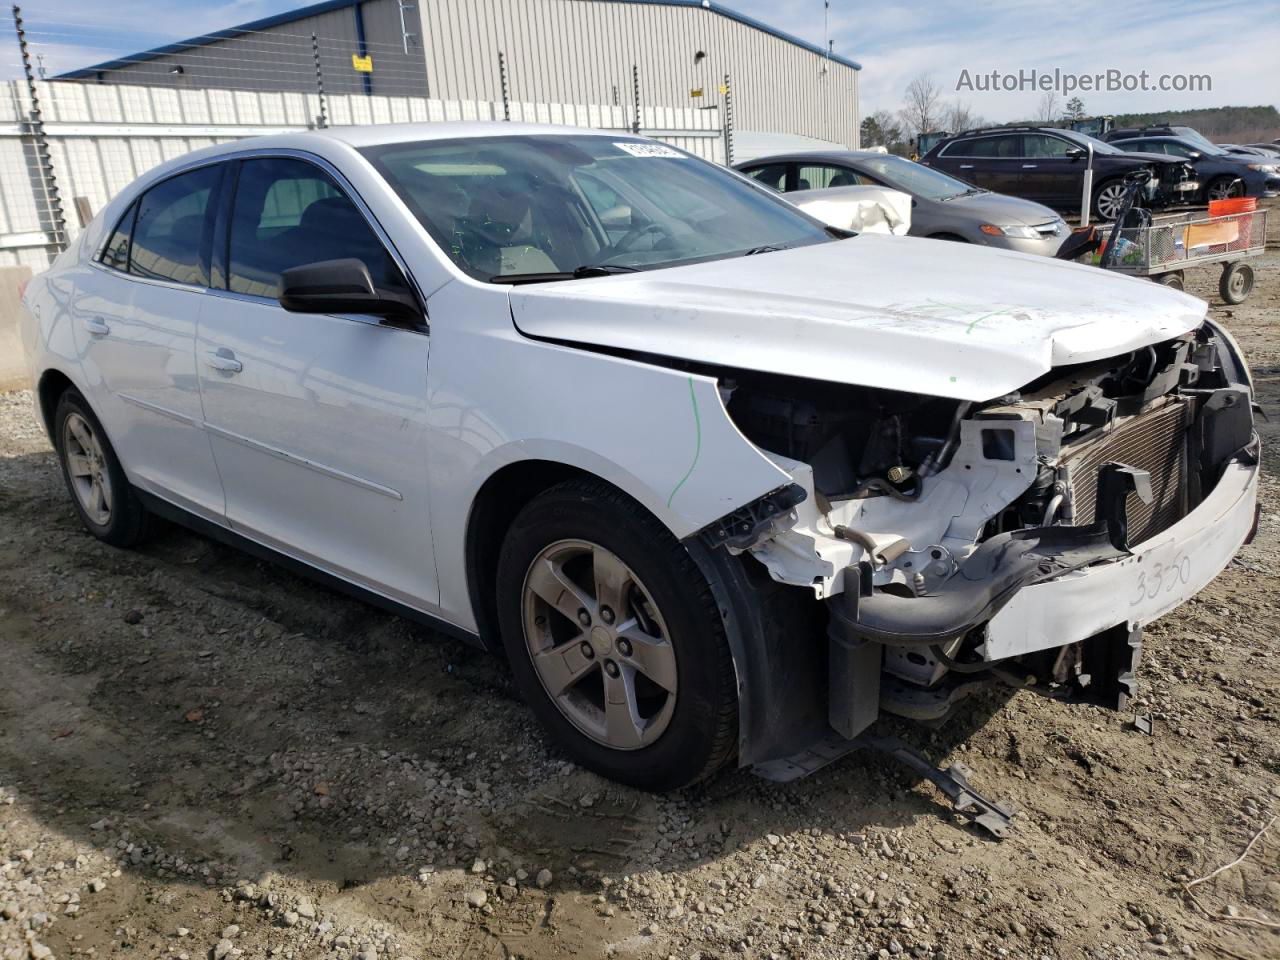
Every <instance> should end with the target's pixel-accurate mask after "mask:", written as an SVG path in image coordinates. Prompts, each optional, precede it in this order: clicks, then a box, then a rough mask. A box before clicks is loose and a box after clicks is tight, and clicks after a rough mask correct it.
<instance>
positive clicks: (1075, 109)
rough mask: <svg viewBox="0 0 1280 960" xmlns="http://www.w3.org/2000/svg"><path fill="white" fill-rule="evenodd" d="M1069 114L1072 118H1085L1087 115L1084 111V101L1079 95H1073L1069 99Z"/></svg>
mask: <svg viewBox="0 0 1280 960" xmlns="http://www.w3.org/2000/svg"><path fill="white" fill-rule="evenodd" d="M1067 116H1068V117H1069V118H1070V119H1072V120H1083V119H1084V118H1085V117H1086V116H1087V114H1086V113H1085V112H1084V101H1083V100H1081V99H1080V98H1079V97H1072V98H1071V99H1070V100H1068V101H1067Z"/></svg>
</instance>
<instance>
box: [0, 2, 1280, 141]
mask: <svg viewBox="0 0 1280 960" xmlns="http://www.w3.org/2000/svg"><path fill="white" fill-rule="evenodd" d="M419 2H430V0H419ZM720 2H722V3H723V4H724V5H725V6H728V7H731V8H733V9H736V10H738V11H740V12H742V13H745V14H747V15H749V16H752V17H755V18H757V19H759V20H762V21H764V22H765V23H768V24H770V25H771V26H774V27H776V28H778V29H780V30H785V31H787V32H789V33H792V34H794V35H796V36H798V37H801V38H802V39H805V40H808V41H810V42H813V43H816V44H823V43H824V42H825V40H826V38H827V37H828V36H829V37H830V38H831V39H832V40H834V41H835V50H836V52H837V53H839V54H842V55H844V56H846V57H849V58H851V59H854V60H857V61H858V62H860V63H861V64H862V67H863V71H862V76H861V107H862V111H863V113H864V114H868V113H871V112H872V111H874V110H877V109H882V108H883V109H890V110H896V109H897V108H898V107H899V106H901V104H902V101H903V91H904V90H905V88H906V86H907V84H908V83H909V82H910V81H911V79H912V78H913V77H916V76H918V75H921V74H925V75H928V76H929V77H930V78H931V79H932V80H933V81H934V83H935V84H937V85H938V86H939V87H940V88H941V89H942V91H943V93H944V96H945V97H946V98H947V99H949V100H956V99H958V100H961V101H964V102H965V103H967V104H968V105H969V106H970V107H971V109H972V110H973V111H974V113H975V114H977V115H979V116H981V117H983V118H984V119H987V120H992V121H1002V120H1012V119H1026V118H1028V117H1032V116H1035V115H1036V113H1037V107H1038V104H1039V101H1040V99H1041V96H1042V94H1041V93H1040V92H1038V91H1034V90H1019V91H1013V92H1008V91H996V92H988V91H983V90H980V89H976V88H977V87H978V86H979V85H980V81H979V80H978V79H977V78H978V76H979V75H987V74H990V73H991V71H993V70H998V71H1001V72H1002V73H1004V74H1014V75H1016V74H1017V73H1018V72H1019V71H1031V70H1038V71H1040V72H1041V73H1044V72H1048V73H1052V72H1053V71H1054V69H1055V68H1057V69H1059V70H1061V71H1063V72H1064V73H1073V74H1094V73H1098V72H1104V71H1107V70H1115V71H1119V72H1121V73H1129V74H1137V73H1139V72H1140V71H1143V70H1145V71H1147V72H1148V74H1149V75H1150V78H1151V80H1152V82H1153V83H1154V82H1157V80H1158V78H1159V77H1160V76H1161V75H1163V74H1168V75H1174V74H1183V75H1185V74H1200V75H1208V77H1209V78H1211V85H1212V89H1211V90H1208V91H1203V92H1182V93H1175V92H1159V91H1146V92H1142V91H1133V92H1125V91H1123V90H1120V91H1115V92H1082V93H1080V94H1079V95H1080V97H1081V99H1082V100H1083V101H1084V105H1085V109H1086V111H1087V112H1089V113H1091V114H1104V113H1124V112H1135V111H1161V110H1173V109H1185V108H1191V107H1209V106H1223V105H1228V104H1230V105H1237V106H1241V105H1243V106H1255V105H1259V104H1272V105H1277V104H1280V56H1277V53H1276V51H1280V17H1277V16H1275V14H1276V12H1277V7H1276V6H1275V5H1274V0H1161V2H1160V3H1158V4H1150V3H1132V2H1131V3H1122V2H1116V0H1070V2H1062V0H1053V2H1044V0H984V2H979V3H974V2H972V0H970V2H964V3H961V2H958V0H897V2H895V0H878V2H874V3H873V2H869V0H831V5H830V11H829V24H830V25H829V28H827V27H825V26H824V9H823V0H720ZM304 5H305V4H304V3H301V2H298V0H145V2H139V0H123V2H121V0H116V2H114V3H104V2H103V0H27V2H25V3H23V4H22V8H23V15H24V17H25V19H26V21H27V29H28V31H29V33H30V36H31V40H32V44H33V49H34V50H36V51H39V52H43V53H44V54H45V60H44V63H45V66H46V67H47V68H48V70H49V72H50V73H51V74H53V73H57V72H59V71H62V70H68V69H72V68H74V67H79V66H85V65H88V64H91V63H96V62H99V61H102V60H106V59H110V58H111V57H113V56H118V55H123V54H129V53H134V52H137V51H139V50H144V49H147V48H148V47H153V46H158V45H160V44H163V43H166V42H170V41H173V40H180V39H184V38H187V37H191V36H194V35H197V34H200V33H205V32H208V31H212V30H217V29H220V28H223V27H227V26H231V25H233V24H237V23H243V22H245V21H248V20H255V19H258V18H260V17H265V16H269V15H271V14H275V13H280V12H282V11H285V10H291V9H296V8H297V7H300V6H304ZM13 51H14V45H12V44H9V45H7V46H0V74H2V75H3V76H14V75H15V71H16V69H17V62H16V61H17V56H16V54H15V53H14V52H13ZM964 71H967V72H968V73H967V76H968V78H969V84H970V89H961V90H957V85H958V84H961V83H962V82H964V77H965V73H964ZM1063 99H1065V97H1064V98H1063Z"/></svg>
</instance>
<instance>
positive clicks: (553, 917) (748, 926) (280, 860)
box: [0, 252, 1280, 960]
mask: <svg viewBox="0 0 1280 960" xmlns="http://www.w3.org/2000/svg"><path fill="white" fill-rule="evenodd" d="M1259 273H1260V288H1259V289H1258V290H1256V291H1255V292H1254V295H1253V297H1252V299H1251V300H1250V301H1249V302H1248V303H1247V304H1246V305H1244V306H1240V307H1235V308H1227V307H1224V306H1223V305H1222V303H1221V302H1220V301H1219V300H1218V299H1217V291H1216V279H1217V277H1216V273H1210V272H1208V271H1201V272H1200V273H1199V274H1198V275H1196V276H1195V280H1196V282H1195V283H1194V284H1193V285H1192V288H1191V289H1192V292H1194V293H1196V294H1198V295H1200V296H1203V297H1205V298H1206V299H1208V300H1209V301H1210V302H1211V303H1212V304H1213V307H1212V310H1213V314H1214V315H1215V316H1217V317H1220V318H1223V319H1224V320H1225V321H1226V322H1227V324H1228V326H1229V327H1230V328H1231V329H1232V330H1233V331H1234V332H1235V334H1236V335H1237V336H1238V337H1239V338H1240V339H1241V341H1242V342H1243V344H1244V347H1245V349H1246V350H1247V352H1248V354H1249V356H1250V358H1251V361H1252V363H1253V367H1254V371H1255V374H1256V376H1257V382H1258V388H1259V392H1260V400H1261V402H1262V406H1263V408H1264V409H1265V410H1266V411H1267V412H1268V413H1269V414H1270V416H1271V418H1272V422H1271V423H1269V424H1268V423H1264V424H1263V425H1262V427H1261V429H1262V432H1263V434H1264V436H1265V437H1266V438H1267V446H1266V448H1265V449H1266V456H1267V464H1266V466H1267V472H1268V475H1269V476H1268V478H1267V479H1264V486H1263V514H1262V524H1261V530H1260V533H1259V536H1258V539H1257V542H1255V543H1254V544H1253V545H1251V546H1249V547H1246V548H1245V549H1243V550H1242V551H1241V553H1240V555H1239V557H1238V558H1237V559H1236V561H1235V562H1233V563H1232V564H1231V566H1230V567H1229V568H1228V569H1227V570H1225V571H1224V572H1223V573H1222V575H1221V576H1219V577H1218V579H1217V580H1216V581H1215V582H1214V583H1213V584H1212V585H1211V586H1210V587H1209V589H1208V590H1206V591H1205V593H1204V594H1203V595H1201V596H1200V597H1199V598H1197V599H1196V600H1194V601H1192V602H1191V603H1189V604H1187V605H1186V606H1184V607H1183V608H1181V609H1180V610H1178V611H1177V612H1175V613H1174V614H1172V615H1170V616H1168V617H1166V618H1165V619H1163V620H1162V621H1160V622H1158V623H1156V624H1154V625H1153V626H1152V627H1151V628H1150V629H1149V631H1148V634H1147V642H1146V657H1145V661H1144V664H1143V670H1142V676H1141V679H1142V682H1143V697H1142V699H1141V700H1140V701H1139V703H1138V710H1139V711H1141V712H1143V713H1150V714H1151V715H1152V717H1153V718H1154V735H1153V736H1147V735H1144V734H1143V733H1141V732H1139V731H1138V730H1137V729H1135V727H1134V724H1133V716H1132V715H1126V716H1121V715H1116V714H1113V713H1108V712H1105V711H1102V710H1099V709H1095V708H1091V707H1083V706H1078V707H1065V706H1061V705H1057V704H1053V703H1050V702H1047V701H1044V700H1041V699H1038V698H1036V697H1034V696H1032V695H1029V694H1017V695H1008V696H994V695H993V696H990V697H988V698H986V699H983V700H978V701H976V702H971V703H970V704H968V705H967V706H966V707H965V709H964V711H963V713H962V715H961V716H960V717H959V718H958V719H957V721H956V722H955V723H953V724H952V725H951V726H950V727H948V728H947V729H945V730H944V731H941V732H937V733H930V732H928V731H925V730H923V729H921V728H917V727H911V726H908V725H905V724H901V725H900V724H894V723H887V724H885V728H886V729H887V730H889V731H891V732H896V733H898V734H900V735H902V736H904V737H906V738H908V739H909V740H911V741H912V742H913V743H915V744H916V745H917V746H918V747H919V748H921V749H922V750H923V751H925V752H926V753H927V754H929V756H930V757H931V758H933V759H934V760H936V761H938V762H940V763H947V762H954V761H956V760H963V762H964V763H966V764H967V765H968V766H970V767H971V768H973V770H974V776H975V782H976V784H977V785H978V786H979V787H980V788H981V789H983V790H984V791H986V792H988V793H989V794H991V795H993V796H995V797H998V798H1001V799H1006V800H1010V801H1012V802H1013V803H1014V804H1015V805H1016V806H1017V808H1018V810H1019V811H1020V812H1019V815H1018V817H1017V819H1016V821H1015V828H1014V830H1013V832H1012V834H1011V835H1010V837H1009V838H1008V839H1007V840H1005V841H1004V842H996V841H993V840H989V839H985V838H984V837H983V836H982V835H980V834H978V833H976V832H974V830H973V829H972V828H971V827H967V826H965V825H963V824H962V823H960V822H958V821H957V820H956V819H955V817H954V815H952V814H951V813H950V812H949V809H948V807H947V805H946V804H945V803H944V802H943V800H942V798H941V797H940V796H939V795H938V794H937V793H936V792H935V791H934V790H933V788H932V787H931V786H929V785H927V784H922V783H919V782H917V781H916V780H915V779H914V778H912V777H911V776H910V775H908V774H907V773H905V772H904V771H903V770H902V769H900V768H898V767H896V766H894V765H892V764H891V763H889V762H886V761H884V760H881V759H878V758H876V757H874V756H864V755H855V756H851V757H848V758H846V759H844V760H843V761H841V762H839V763H837V764H835V765H834V766H832V767H829V768H827V769H826V770H824V771H822V772H820V773H819V774H817V775H815V776H813V777H810V778H809V779H806V780H802V781H799V782H796V783H792V784H789V785H785V786H778V785H773V784H770V783H766V782H763V781H761V780H759V779H757V778H755V777H753V776H752V775H751V774H749V773H745V772H741V771H738V772H728V773H726V774H724V775H721V776H720V777H718V778H716V779H715V780H713V781H712V782H710V783H708V784H705V785H702V786H700V787H699V788H697V789H692V790H689V791H685V792H683V793H678V794H672V795H668V796H651V795H647V794H644V793H640V792H637V791H633V790H629V789H625V788H622V787H619V786H616V785H614V784H612V783H609V782H607V781H604V780H602V779H600V778H598V777H595V776H593V775H591V774H589V773H586V772H584V771H582V770H580V769H577V768H575V767H573V766H572V765H570V764H568V763H566V762H565V761H564V759H563V758H562V757H561V756H560V755H559V754H558V753H557V752H556V751H555V750H554V749H553V748H551V747H549V746H548V744H547V742H546V741H545V740H544V738H543V736H542V734H541V733H540V731H539V730H538V729H537V728H536V726H535V725H534V723H533V720H532V717H531V715H530V713H529V711H528V710H526V709H525V707H524V706H522V704H521V703H520V702H519V701H518V700H517V699H516V697H515V695H514V694H513V691H512V687H511V684H510V682H509V680H508V676H507V673H506V671H505V669H504V667H503V666H502V664H501V663H499V662H497V661H495V660H493V659H490V658H488V657H487V656H485V655H483V654H481V653H478V652H476V651H474V650H471V649H469V648H466V647H464V646H462V645H460V644H458V643H456V642H453V641H450V640H447V639H442V638H440V637H437V636H433V635H431V634H429V633H428V632H425V631H423V630H421V629H419V628H417V627H415V626H412V625H410V624H408V623H406V622H404V621H402V620H399V619H396V618H395V617H392V616H389V615H386V614H383V613H381V612H378V611H376V610H373V609H371V608H369V607H367V606H364V605H362V604H360V603H358V602H356V601H353V600H350V599H347V598H345V597H343V596H339V595H337V594H335V593H332V592H330V591H328V590H325V589H323V588H320V587H317V586H315V585H313V584H311V583H309V582H307V581H304V580H302V579H299V578H297V577H295V576H293V575H291V574H289V573H286V572H283V571H282V570H280V569H278V568H275V567H272V566H269V565H265V564H262V563H259V562H257V561H255V560H253V559H250V558H248V557H246V556H244V555H242V554H240V553H237V552H235V551H234V550H231V549H228V548H225V547H222V546H219V545H217V544H214V543H211V542H210V541H208V540H205V539H203V538H201V537H199V536H196V535H194V534H191V533H187V532H184V531H182V530H179V529H176V528H166V529H163V530H162V531H161V533H160V534H159V536H157V537H156V539H155V540H154V541H152V542H151V543H149V544H148V545H147V546H146V547H145V548H144V549H142V550H140V551H137V552H129V553H125V552H120V551H117V550H113V549H111V548H109V547H105V546H103V545H101V544H99V543H97V542H96V541H94V540H92V539H91V538H90V537H88V536H87V535H86V534H85V533H84V532H83V531H82V530H81V528H80V526H79V524H78V523H77V521H76V518H75V516H74V514H73V513H72V509H71V505H70V503H69V501H68V498H67V494H66V492H65V490H64V489H63V486H62V483H61V480H60V479H59V476H58V474H57V470H56V466H55V462H54V458H53V456H52V454H51V453H50V450H49V446H48V443H47V442H46V439H45V437H44V436H43V434H42V433H41V432H40V430H39V429H38V428H37V426H36V424H35V422H34V420H33V418H32V414H31V397H30V394H25V393H13V394H8V395H3V396H0V644H2V646H0V957H2V958H4V960H11V958H25V957H27V956H28V955H29V956H31V957H35V958H43V957H49V956H57V957H71V956H84V957H139V956H143V957H170V958H175V960H192V958H204V957H213V958H215V960H223V958H225V957H233V958H234V957H240V956H244V957H247V958H262V957H284V958H288V960H292V958H299V960H301V958H313V957H334V958H338V960H347V958H356V957H358V958H362V960H375V958H388V960H396V958H424V960H425V958H455V957H462V958H468V960H486V958H499V957H507V956H520V957H528V958H551V957H557V958H558V957H585V958H594V957H606V956H616V957H635V958H665V957H678V958H682V960H683V958H695V957H701V958H703V960H709V958H714V957H731V956H736V955H742V956H745V957H752V958H765V957H787V958H801V957H805V958H808V957H813V958H827V957H841V958H846V957H847V958H865V957H890V956H895V955H901V956H903V957H913V958H933V960H943V958H946V960H960V958H987V957H1007V958H1013V960H1023V958H1027V960H1044V958H1052V960H1065V958H1090V960H1110V958H1134V957H1147V956H1194V957H1206V958H1218V957H1222V958H1235V960H1240V958H1247V960H1266V958H1277V957H1280V930H1278V929H1277V928H1276V925H1275V924H1276V921H1277V920H1280V823H1277V824H1276V826H1275V827H1273V828H1272V829H1271V830H1270V832H1269V833H1267V834H1265V835H1264V836H1263V837H1262V839H1261V840H1259V841H1258V843H1257V844H1256V845H1255V846H1254V847H1253V849H1252V850H1251V851H1250V853H1249V856H1248V857H1247V858H1246V859H1245V860H1244V861H1243V862H1242V863H1240V864H1239V865H1238V866H1235V867H1233V868H1232V869H1230V870H1228V871H1226V872H1225V873H1223V874H1221V875H1220V876H1218V877H1217V878H1215V879H1213V880H1211V881H1210V882H1208V883H1205V884H1201V885H1199V886H1197V887H1196V888H1195V893H1196V895H1197V897H1198V899H1199V901H1200V903H1201V904H1202V905H1203V909H1200V908H1198V907H1197V906H1196V905H1195V904H1193V903H1192V902H1191V901H1190V900H1189V899H1188V898H1187V897H1186V896H1184V895H1183V894H1182V893H1181V892H1180V890H1179V879H1180V878H1181V879H1183V880H1185V879H1188V878H1191V877H1200V876H1203V875H1205V874H1208V873H1209V872H1211V871H1213V870H1214V869H1215V868H1216V867H1218V866H1220V865H1222V864H1226V863H1228V862H1230V861H1232V860H1233V859H1234V858H1236V857H1237V856H1238V855H1239V854H1240V853H1241V852H1242V851H1243V850H1244V849H1245V847H1246V845H1247V844H1248V843H1249V841H1250V839H1251V838H1252V837H1254V835H1255V834H1256V833H1257V832H1258V831H1259V830H1261V829H1262V828H1263V827H1264V826H1265V825H1266V824H1267V822H1268V821H1269V819H1270V818H1271V817H1272V816H1273V814H1274V813H1275V812H1276V811H1277V810H1280V679H1277V675H1276V667H1275V664H1276V663H1277V658H1278V657H1280V630H1278V628H1280V608H1278V607H1277V599H1278V598H1280V589H1278V586H1280V580H1278V577H1280V487H1278V486H1277V483H1276V481H1275V480H1274V479H1272V478H1274V477H1276V476H1280V470H1278V469H1277V467H1278V466H1280V460H1278V459H1277V458H1278V456H1280V454H1278V452H1277V451H1280V379H1278V378H1280V336H1277V335H1276V326H1277V324H1280V255H1278V254H1276V253H1274V252H1273V253H1270V254H1269V255H1268V256H1267V257H1266V258H1265V260H1264V261H1263V262H1262V263H1260V264H1259ZM1224 918H1226V919H1224ZM1250 920H1252V921H1254V922H1249V921H1250ZM1258 921H1265V922H1269V923H1270V924H1271V926H1270V927H1269V928H1268V927H1266V926H1265V925H1264V924H1263V923H1260V922H1258Z"/></svg>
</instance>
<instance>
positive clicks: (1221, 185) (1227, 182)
mask: <svg viewBox="0 0 1280 960" xmlns="http://www.w3.org/2000/svg"><path fill="white" fill-rule="evenodd" d="M1243 196H1244V181H1243V180H1239V179H1237V178H1236V177H1218V178H1217V179H1216V180H1211V181H1210V182H1209V184H1208V186H1206V187H1205V188H1204V199H1205V202H1206V203H1207V202H1208V201H1210V200H1226V199H1229V198H1231V197H1243Z"/></svg>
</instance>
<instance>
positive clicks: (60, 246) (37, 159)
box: [13, 3, 67, 255]
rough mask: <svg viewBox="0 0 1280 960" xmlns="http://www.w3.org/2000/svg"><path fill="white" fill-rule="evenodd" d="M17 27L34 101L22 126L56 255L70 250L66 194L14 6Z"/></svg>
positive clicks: (48, 232)
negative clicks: (60, 187)
mask: <svg viewBox="0 0 1280 960" xmlns="http://www.w3.org/2000/svg"><path fill="white" fill-rule="evenodd" d="M13 28H14V31H15V32H16V33H17V35H18V51H19V53H20V54H21V55H22V72H23V74H24V75H25V76H26V79H27V96H28V97H29V98H30V101H31V103H30V110H29V112H28V114H27V119H26V120H25V121H23V123H22V126H23V127H25V128H26V135H25V136H24V137H23V139H24V140H25V141H27V143H26V145H27V147H28V148H29V151H30V156H31V158H32V160H33V161H34V164H35V168H36V174H37V175H38V176H39V178H40V192H41V194H43V197H44V208H45V213H46V215H47V216H48V218H49V228H48V229H47V230H46V231H45V233H47V234H48V236H49V242H48V244H46V246H47V247H48V248H49V249H50V252H52V253H54V254H55V255H56V254H59V253H61V252H62V251H63V250H65V249H67V221H66V217H65V216H64V215H63V213H62V195H61V194H60V193H59V192H58V178H57V177H56V176H55V175H54V172H53V159H52V157H51V156H50V155H49V138H48V137H47V136H45V132H44V115H43V113H42V112H41V110H40V91H39V89H38V88H37V87H36V75H35V72H34V71H33V70H32V69H31V51H30V50H29V49H28V47H27V33H26V31H25V30H23V29H22V8H21V7H19V6H18V5H17V4H16V3H15V4H14V5H13Z"/></svg>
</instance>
